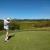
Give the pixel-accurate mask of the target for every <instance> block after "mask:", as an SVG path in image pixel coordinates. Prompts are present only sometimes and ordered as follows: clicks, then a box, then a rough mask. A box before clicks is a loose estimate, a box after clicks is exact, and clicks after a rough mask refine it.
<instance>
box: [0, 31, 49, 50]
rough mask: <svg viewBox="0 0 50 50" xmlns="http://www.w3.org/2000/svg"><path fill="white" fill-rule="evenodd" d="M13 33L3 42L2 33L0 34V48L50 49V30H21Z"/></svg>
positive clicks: (3, 49)
mask: <svg viewBox="0 0 50 50" xmlns="http://www.w3.org/2000/svg"><path fill="white" fill-rule="evenodd" d="M1 33H2V32H1ZM1 33H0V34H1ZM14 34H15V35H14V36H13V37H11V38H10V39H9V41H8V42H4V36H5V35H4V34H3V35H1V36H0V50H50V31H21V32H14Z"/></svg>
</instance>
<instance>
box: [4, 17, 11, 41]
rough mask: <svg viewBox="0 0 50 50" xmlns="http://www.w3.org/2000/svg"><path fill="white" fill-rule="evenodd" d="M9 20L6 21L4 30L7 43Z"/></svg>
mask: <svg viewBox="0 0 50 50" xmlns="http://www.w3.org/2000/svg"><path fill="white" fill-rule="evenodd" d="M9 23H10V22H9V18H7V19H4V29H5V30H6V36H5V41H8V30H9Z"/></svg>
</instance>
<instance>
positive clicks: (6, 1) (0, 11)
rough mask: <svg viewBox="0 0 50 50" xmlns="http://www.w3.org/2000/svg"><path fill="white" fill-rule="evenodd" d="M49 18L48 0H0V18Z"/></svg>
mask: <svg viewBox="0 0 50 50" xmlns="http://www.w3.org/2000/svg"><path fill="white" fill-rule="evenodd" d="M7 17H11V18H17V19H50V0H0V18H1V19H2V18H7Z"/></svg>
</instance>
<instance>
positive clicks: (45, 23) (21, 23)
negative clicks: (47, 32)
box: [0, 19, 50, 30]
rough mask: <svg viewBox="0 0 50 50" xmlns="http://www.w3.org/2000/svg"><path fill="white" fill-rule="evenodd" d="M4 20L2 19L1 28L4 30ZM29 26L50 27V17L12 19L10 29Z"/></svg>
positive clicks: (0, 21)
mask: <svg viewBox="0 0 50 50" xmlns="http://www.w3.org/2000/svg"><path fill="white" fill-rule="evenodd" d="M3 22H4V21H3V20H0V30H4V23H3ZM27 27H28V28H29V27H36V28H38V27H40V28H41V27H50V19H45V20H44V19H41V20H27V19H24V20H18V19H12V20H11V21H10V25H9V28H10V30H15V29H18V30H20V29H22V28H23V29H25V28H27Z"/></svg>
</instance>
